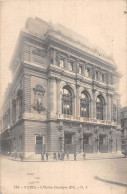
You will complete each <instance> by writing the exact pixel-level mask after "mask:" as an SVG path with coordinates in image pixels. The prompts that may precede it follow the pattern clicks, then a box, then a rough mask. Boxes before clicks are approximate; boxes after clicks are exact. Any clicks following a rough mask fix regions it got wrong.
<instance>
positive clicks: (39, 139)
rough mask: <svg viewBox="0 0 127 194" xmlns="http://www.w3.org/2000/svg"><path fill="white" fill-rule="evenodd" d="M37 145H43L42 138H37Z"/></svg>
mask: <svg viewBox="0 0 127 194" xmlns="http://www.w3.org/2000/svg"><path fill="white" fill-rule="evenodd" d="M36 144H39V145H40V144H41V145H42V137H41V136H36Z"/></svg>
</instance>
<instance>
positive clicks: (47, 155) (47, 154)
mask: <svg viewBox="0 0 127 194" xmlns="http://www.w3.org/2000/svg"><path fill="white" fill-rule="evenodd" d="M48 157H49V153H48V152H47V153H46V160H47V161H48Z"/></svg>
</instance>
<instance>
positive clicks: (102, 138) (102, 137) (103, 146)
mask: <svg viewBox="0 0 127 194" xmlns="http://www.w3.org/2000/svg"><path fill="white" fill-rule="evenodd" d="M99 151H100V152H102V153H107V152H108V139H107V135H106V134H99Z"/></svg>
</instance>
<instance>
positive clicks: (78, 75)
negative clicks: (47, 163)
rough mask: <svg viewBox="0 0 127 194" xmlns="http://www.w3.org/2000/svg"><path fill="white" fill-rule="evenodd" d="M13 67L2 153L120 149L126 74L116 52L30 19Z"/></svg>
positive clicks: (6, 99) (4, 122)
mask: <svg viewBox="0 0 127 194" xmlns="http://www.w3.org/2000/svg"><path fill="white" fill-rule="evenodd" d="M10 69H11V71H12V76H13V81H12V83H11V84H10V85H9V87H8V89H7V91H6V94H5V100H4V103H3V129H2V134H1V135H2V151H3V152H6V151H10V152H15V151H16V152H24V153H25V156H26V157H28V156H32V155H35V154H40V153H41V152H50V153H54V152H56V153H58V152H60V153H61V152H65V153H75V152H77V153H83V152H85V153H98V152H101V153H107V152H117V151H120V149H121V127H120V119H119V118H120V100H119V97H120V96H119V93H118V84H119V79H120V77H121V75H120V74H119V73H118V72H117V67H116V65H115V62H114V60H113V58H112V57H111V56H108V55H107V54H106V53H105V52H104V51H102V50H101V49H100V48H98V47H94V46H93V45H92V44H90V43H89V41H88V40H86V39H84V38H83V37H82V36H80V35H78V34H76V33H74V32H72V31H71V30H69V29H67V28H65V27H64V26H62V25H60V24H57V25H53V24H52V23H47V22H45V21H43V20H41V19H39V18H35V19H33V18H28V19H27V21H26V24H25V29H23V30H22V31H21V32H20V35H19V38H18V42H17V45H16V49H15V51H14V54H13V56H12V60H11V63H10Z"/></svg>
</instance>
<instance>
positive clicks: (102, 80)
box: [100, 73, 104, 82]
mask: <svg viewBox="0 0 127 194" xmlns="http://www.w3.org/2000/svg"><path fill="white" fill-rule="evenodd" d="M100 80H101V82H104V74H103V73H101V74H100Z"/></svg>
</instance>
